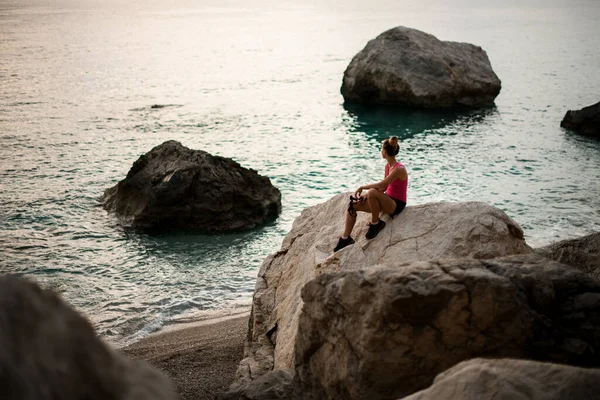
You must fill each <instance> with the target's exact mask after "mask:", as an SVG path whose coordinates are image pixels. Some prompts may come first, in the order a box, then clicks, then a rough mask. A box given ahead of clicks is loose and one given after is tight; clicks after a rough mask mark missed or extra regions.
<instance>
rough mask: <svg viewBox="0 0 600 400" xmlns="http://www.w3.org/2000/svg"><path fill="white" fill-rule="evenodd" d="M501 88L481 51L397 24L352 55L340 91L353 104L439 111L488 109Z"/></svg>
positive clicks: (475, 47)
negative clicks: (456, 107) (445, 108)
mask: <svg viewBox="0 0 600 400" xmlns="http://www.w3.org/2000/svg"><path fill="white" fill-rule="evenodd" d="M500 89H501V82H500V80H499V79H498V77H497V76H496V74H495V73H494V71H493V70H492V66H491V64H490V61H489V59H488V56H487V54H486V52H485V51H484V50H483V49H482V48H481V47H478V46H474V45H472V44H468V43H457V42H443V41H440V40H438V39H437V38H436V37H435V36H433V35H430V34H428V33H425V32H421V31H418V30H416V29H410V28H406V27H403V26H399V27H396V28H393V29H390V30H388V31H386V32H384V33H382V34H381V35H379V36H378V37H377V38H375V39H373V40H371V41H370V42H369V43H368V44H367V46H366V47H365V48H364V49H363V50H362V51H360V52H359V53H358V54H357V55H356V56H354V58H353V59H352V62H351V63H350V65H348V68H347V69H346V71H345V72H344V79H343V83H342V88H341V92H342V95H343V96H344V99H345V100H346V101H348V102H354V103H361V104H389V105H398V106H409V107H423V108H443V107H455V106H469V107H478V106H486V105H491V104H493V103H494V99H495V98H496V96H498V94H499V93H500Z"/></svg>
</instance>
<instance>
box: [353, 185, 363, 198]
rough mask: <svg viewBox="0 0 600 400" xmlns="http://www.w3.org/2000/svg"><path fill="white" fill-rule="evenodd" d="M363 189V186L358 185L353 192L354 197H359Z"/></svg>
mask: <svg viewBox="0 0 600 400" xmlns="http://www.w3.org/2000/svg"><path fill="white" fill-rule="evenodd" d="M364 189H365V188H363V187H362V186H361V187H359V188H358V189H356V192H354V197H356V198H359V197H360V194H361V193H362V191H363V190H364Z"/></svg>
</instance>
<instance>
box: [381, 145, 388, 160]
mask: <svg viewBox="0 0 600 400" xmlns="http://www.w3.org/2000/svg"><path fill="white" fill-rule="evenodd" d="M386 156H387V153H386V152H385V144H382V145H381V158H385V157H386Z"/></svg>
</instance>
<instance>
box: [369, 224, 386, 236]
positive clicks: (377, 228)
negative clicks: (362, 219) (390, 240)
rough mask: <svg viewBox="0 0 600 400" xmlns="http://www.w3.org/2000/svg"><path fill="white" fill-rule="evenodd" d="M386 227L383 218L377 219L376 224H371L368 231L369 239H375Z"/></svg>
mask: <svg viewBox="0 0 600 400" xmlns="http://www.w3.org/2000/svg"><path fill="white" fill-rule="evenodd" d="M383 228H385V222H383V221H382V220H379V221H377V223H376V224H375V225H373V224H369V230H368V231H367V239H373V238H374V237H375V236H377V234H378V233H379V232H381V230H382V229H383Z"/></svg>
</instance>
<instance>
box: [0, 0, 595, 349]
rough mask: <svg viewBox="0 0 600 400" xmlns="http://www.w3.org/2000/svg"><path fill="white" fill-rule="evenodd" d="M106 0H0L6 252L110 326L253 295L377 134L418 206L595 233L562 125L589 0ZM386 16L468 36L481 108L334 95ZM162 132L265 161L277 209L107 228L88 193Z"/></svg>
mask: <svg viewBox="0 0 600 400" xmlns="http://www.w3.org/2000/svg"><path fill="white" fill-rule="evenodd" d="M121 3H124V2H117V1H112V2H111V1H109V2H105V1H100V0H98V1H92V0H86V1H77V2H75V1H73V2H66V1H62V2H61V1H52V2H48V1H39V2H35V1H17V0H7V1H3V2H2V3H1V4H0V54H1V55H2V56H1V57H0V186H1V189H2V190H1V191H0V270H1V271H3V272H13V273H19V274H24V275H27V276H31V277H34V278H35V279H37V280H39V281H41V282H43V283H44V284H45V285H47V286H51V287H53V288H55V289H57V290H59V291H60V292H61V293H62V294H63V296H64V297H65V298H66V299H67V300H68V301H69V302H71V303H72V304H73V305H74V306H75V307H77V308H78V309H79V310H81V311H83V312H84V313H85V314H86V315H88V317H89V318H90V319H91V320H92V322H93V323H94V324H95V326H96V327H97V329H98V331H99V333H100V334H101V335H103V336H104V337H105V338H107V339H108V340H110V341H113V342H115V343H119V344H123V343H128V342H131V341H133V340H136V339H138V338H139V337H141V336H143V335H144V334H146V333H148V332H150V331H152V330H156V329H158V328H160V327H161V326H163V325H166V324H173V323H176V322H178V321H182V320H190V319H194V318H199V317H201V316H203V315H206V314H207V313H209V312H230V311H232V310H233V311H235V310H240V309H247V307H248V305H249V304H250V302H251V297H252V291H253V289H254V283H255V277H256V273H257V271H258V268H259V267H260V264H261V262H262V260H263V259H264V257H265V256H266V255H267V254H269V253H271V252H274V251H276V250H278V248H279V246H280V245H281V240H282V239H283V236H284V235H285V234H286V233H287V232H288V230H289V229H290V227H291V224H292V221H293V220H294V218H295V217H296V216H298V215H299V214H300V212H301V210H302V209H304V208H305V207H308V206H311V205H314V204H317V203H320V202H323V201H325V200H327V199H329V198H330V197H331V196H333V195H335V194H337V193H339V192H340V191H346V190H353V189H355V188H356V187H357V186H359V185H360V184H363V183H369V182H373V181H375V180H379V179H380V177H381V175H382V173H383V163H382V160H381V159H380V158H379V143H380V141H381V140H382V139H384V138H386V137H388V136H389V135H397V136H399V137H400V139H401V145H402V149H401V154H400V159H401V160H402V161H403V162H404V163H405V164H406V165H407V167H408V169H409V173H410V179H411V185H410V189H409V203H411V204H421V203H426V202H431V201H468V200H478V201H484V202H487V203H490V204H493V205H495V206H497V207H499V208H501V209H503V210H504V211H506V212H507V213H508V215H509V216H511V217H512V218H514V219H515V220H516V221H518V222H519V223H520V224H521V226H522V227H523V228H524V229H525V233H526V239H527V241H528V243H529V244H531V245H533V246H538V245H544V244H547V243H550V242H552V241H555V240H560V239H567V238H572V237H576V236H579V235H584V234H587V233H591V232H593V231H598V230H600V142H598V141H594V140H591V139H588V138H583V137H579V136H577V135H574V134H571V133H568V132H566V131H564V130H563V129H561V128H560V127H559V123H560V120H561V119H562V117H563V116H564V113H565V112H566V110H568V109H575V108H581V107H583V106H586V105H590V104H593V103H595V102H597V101H599V100H600V98H599V94H600V80H599V79H598V76H599V75H600V52H598V46H597V42H596V41H597V38H598V37H600V2H598V1H595V0H589V1H567V0H565V1H541V0H540V1H504V2H502V5H497V4H495V3H499V2H491V1H490V2H483V3H484V5H480V4H478V5H473V4H471V3H470V2H467V1H451V2H448V1H442V0H435V1H434V0H431V1H423V2H413V1H391V0H388V1H369V2H359V1H347V2H343V3H338V2H333V1H324V2H323V1H321V2H316V1H307V0H299V1H295V2H286V3H283V2H269V1H264V0H262V1H260V2H253V3H252V4H248V2H241V1H225V2H222V1H220V2H217V1H191V0H190V1H184V0H174V1H167V0H156V1H150V2H147V1H144V2H142V1H137V0H136V1H129V2H127V3H126V4H121ZM417 3H418V4H417ZM492 4H493V5H492ZM396 25H406V26H410V27H414V28H418V29H421V30H424V31H426V32H429V33H432V34H434V35H436V36H437V37H438V38H440V39H443V40H453V41H466V42H471V43H474V44H477V45H480V46H482V47H483V48H484V49H485V50H486V51H487V53H488V56H489V58H490V60H491V62H492V66H493V68H494V70H495V71H496V73H497V74H498V76H499V77H500V79H501V80H502V92H501V93H500V95H499V97H498V98H497V101H496V106H495V107H491V108H488V109H483V110H476V111H471V112H467V113H453V112H427V113H426V112H422V111H397V110H392V109H364V108H357V107H345V106H344V104H343V99H342V97H341V95H340V93H339V88H340V86H341V80H342V75H343V72H344V70H345V68H346V66H347V65H348V63H349V62H350V59H351V58H352V57H353V56H354V55H355V54H356V53H357V52H358V51H359V50H360V49H362V47H364V45H365V44H366V42H367V41H368V40H370V39H372V38H374V37H375V36H377V35H378V34H379V33H381V32H383V31H384V30H386V29H388V28H391V27H394V26H396ZM155 104H160V105H167V107H164V108H151V106H152V105H155ZM168 139H175V140H178V141H180V142H182V143H183V144H184V145H186V146H188V147H191V148H195V149H203V150H206V151H209V152H211V153H213V154H218V155H221V156H226V157H232V158H234V159H235V160H236V161H238V162H240V163H241V164H242V165H244V166H246V167H250V168H254V169H256V170H257V171H258V172H259V173H261V174H262V175H266V176H269V177H270V178H271V180H272V182H273V183H274V184H275V185H276V186H277V187H278V188H279V189H280V190H281V191H282V194H283V199H282V200H283V212H282V214H281V216H280V218H279V219H278V220H277V221H275V222H274V223H272V224H270V225H267V226H265V227H263V228H261V229H258V230H255V231H252V232H248V233H244V234H235V235H218V236H203V235H191V234H178V235H175V234H173V235H163V236H147V235H141V234H137V233H132V232H127V231H124V230H123V229H121V228H120V227H119V226H118V224H117V222H116V220H115V218H113V217H112V216H110V215H107V213H106V212H105V211H104V210H103V209H102V208H101V207H99V202H98V199H99V197H100V196H101V194H102V192H103V191H104V189H106V188H108V187H110V186H112V185H113V184H115V183H116V182H117V181H119V180H121V179H122V178H123V177H124V176H125V175H126V173H127V171H128V170H129V168H130V167H131V165H132V163H133V162H134V161H135V160H136V159H137V158H138V157H139V155H140V154H142V153H145V152H147V151H148V150H150V149H151V148H152V147H154V146H156V145H158V144H160V143H162V142H163V141H165V140H168Z"/></svg>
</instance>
